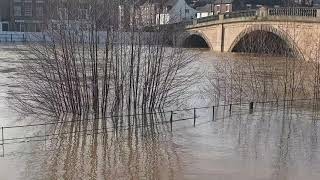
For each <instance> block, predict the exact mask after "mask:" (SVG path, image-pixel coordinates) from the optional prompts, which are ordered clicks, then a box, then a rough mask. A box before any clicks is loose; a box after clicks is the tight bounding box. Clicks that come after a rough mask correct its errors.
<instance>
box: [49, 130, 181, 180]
mask: <svg viewBox="0 0 320 180" xmlns="http://www.w3.org/2000/svg"><path fill="white" fill-rule="evenodd" d="M60 128H61V129H59V131H60V132H63V131H68V130H69V129H68V127H66V126H62V127H60ZM161 128H163V127H161ZM161 128H158V127H146V128H143V129H135V128H133V129H131V130H122V131H121V132H119V133H118V134H116V133H111V132H108V133H101V134H94V135H90V136H88V135H85V136H84V135H83V133H75V134H73V135H71V134H70V135H64V136H59V138H58V140H57V141H55V142H54V141H52V142H51V144H50V148H53V149H55V150H54V151H53V152H52V153H49V155H48V158H47V159H46V162H45V164H46V165H45V166H46V167H44V169H45V171H46V174H45V176H46V177H49V178H52V179H59V178H63V179H141V178H142V179H176V178H177V177H178V176H179V171H180V162H179V158H178V154H177V152H176V151H175V148H174V144H173V143H172V141H171V137H170V134H166V133H164V132H163V130H162V129H161ZM151 132H152V133H151Z"/></svg>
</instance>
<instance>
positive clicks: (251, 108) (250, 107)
mask: <svg viewBox="0 0 320 180" xmlns="http://www.w3.org/2000/svg"><path fill="white" fill-rule="evenodd" d="M249 112H250V113H253V102H250V105H249Z"/></svg>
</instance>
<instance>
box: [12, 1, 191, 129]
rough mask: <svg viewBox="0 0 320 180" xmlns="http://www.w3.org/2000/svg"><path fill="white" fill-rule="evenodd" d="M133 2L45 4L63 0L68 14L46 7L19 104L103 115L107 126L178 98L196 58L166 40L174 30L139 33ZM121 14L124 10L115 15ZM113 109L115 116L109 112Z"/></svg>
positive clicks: (42, 110)
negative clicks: (44, 17)
mask: <svg viewBox="0 0 320 180" xmlns="http://www.w3.org/2000/svg"><path fill="white" fill-rule="evenodd" d="M82 2H84V3H82ZM134 2H135V1H132V2H131V1H125V2H124V1H117V0H87V1H77V0H72V1H69V0H68V1H53V2H52V3H50V6H51V7H49V8H48V10H50V9H59V8H57V7H61V6H62V7H63V8H65V11H64V12H65V13H66V14H63V12H58V13H56V12H48V16H49V17H47V22H48V23H47V24H46V25H45V27H46V31H45V32H44V33H43V36H42V37H40V38H41V39H42V40H44V41H41V42H40V43H29V44H28V51H27V52H26V53H24V55H25V56H26V57H27V58H26V59H28V60H26V61H23V67H22V77H23V81H21V85H22V87H23V88H24V90H25V91H26V93H25V94H24V95H23V96H22V95H19V94H18V95H16V97H15V99H16V103H17V105H18V106H17V107H18V109H19V110H20V111H21V112H24V113H33V114H41V115H47V116H54V117H59V118H61V116H63V115H72V116H76V117H78V118H79V119H80V118H82V119H86V118H94V119H104V120H103V121H101V122H102V123H103V125H104V126H106V123H108V122H109V121H110V123H109V124H112V125H113V126H115V127H118V126H120V125H122V124H126V125H130V126H131V125H133V124H135V125H138V124H139V123H140V122H137V121H136V118H133V119H135V120H132V119H131V118H130V116H124V117H122V118H117V117H121V116H123V115H136V114H146V113H152V112H154V111H157V110H159V109H163V108H166V107H168V106H171V105H173V104H176V103H179V101H181V100H182V99H183V98H184V97H185V96H186V95H187V94H188V87H189V86H190V85H191V83H193V81H192V79H193V77H194V76H193V74H192V72H190V71H187V70H186V68H188V65H190V63H191V62H192V61H193V57H192V56H191V55H190V54H188V53H186V52H184V51H183V50H182V49H178V48H168V47H167V45H166V42H168V38H169V37H170V36H172V35H173V34H174V32H171V31H169V30H166V29H164V28H157V27H154V28H153V29H154V31H153V32H144V30H143V26H145V25H147V24H141V19H139V17H140V16H139V15H138V14H139V13H138V11H139V9H138V6H137V7H136V6H134ZM83 6H87V7H89V8H88V9H87V12H86V14H85V15H81V14H78V15H76V12H78V11H77V10H78V9H81V8H82V7H83ZM120 6H121V7H122V12H119V7H120ZM123 8H125V9H123ZM128 12H129V13H128ZM61 13H62V14H61ZM118 13H124V14H125V15H126V16H128V17H124V18H125V20H124V19H123V20H119V14H118ZM82 16H83V17H82ZM150 16H151V15H150ZM160 29H161V30H160ZM110 116H115V117H114V118H111V119H110V118H108V119H107V117H110ZM125 118H126V119H127V122H126V123H124V122H123V120H124V119H125ZM111 120H112V121H111ZM97 122H100V121H97ZM142 123H147V124H149V123H153V122H148V121H147V120H144V121H142ZM98 124H100V123H98Z"/></svg>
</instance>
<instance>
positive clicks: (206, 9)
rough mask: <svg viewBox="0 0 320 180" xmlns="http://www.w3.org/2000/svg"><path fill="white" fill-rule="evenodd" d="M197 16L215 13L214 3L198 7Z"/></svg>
mask: <svg viewBox="0 0 320 180" xmlns="http://www.w3.org/2000/svg"><path fill="white" fill-rule="evenodd" d="M196 10H197V11H198V12H197V18H203V17H207V16H212V15H214V5H213V4H206V5H205V6H200V7H197V8H196Z"/></svg>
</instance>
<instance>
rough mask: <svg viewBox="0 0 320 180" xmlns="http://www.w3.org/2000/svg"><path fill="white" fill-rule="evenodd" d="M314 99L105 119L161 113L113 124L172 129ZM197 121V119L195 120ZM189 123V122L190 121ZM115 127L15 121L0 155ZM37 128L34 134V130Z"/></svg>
mask: <svg viewBox="0 0 320 180" xmlns="http://www.w3.org/2000/svg"><path fill="white" fill-rule="evenodd" d="M311 100H314V99H296V100H286V101H267V102H249V103H233V104H223V105H216V106H205V107H195V108H186V109H177V110H172V111H158V112H152V113H145V114H133V115H121V116H110V117H106V118H105V119H103V120H106V119H112V118H125V119H129V118H132V119H133V118H137V117H140V118H141V117H142V116H146V117H147V115H154V116H161V120H160V121H155V122H154V123H149V124H141V123H139V124H134V123H130V121H129V123H128V121H127V122H124V123H123V125H121V126H119V127H117V128H118V129H121V130H129V129H130V128H146V127H151V126H153V127H155V126H158V125H166V127H167V128H168V131H171V132H173V129H174V124H175V123H177V122H182V121H189V122H191V123H192V126H193V127H196V125H197V123H200V121H199V120H200V119H199V118H200V117H204V116H205V117H207V121H206V122H209V121H217V120H219V119H222V118H226V115H228V116H233V115H240V114H244V115H245V114H252V113H254V112H260V111H264V110H265V107H266V105H269V106H270V107H274V109H278V108H279V106H281V105H282V104H283V103H284V102H299V103H300V102H302V101H307V102H309V101H311ZM97 120H99V123H98V125H97V126H94V124H93V123H94V122H96V121H97ZM198 121H199V122H198ZM83 122H86V123H88V124H89V125H90V126H87V127H86V128H83V127H81V126H78V127H77V128H66V127H71V126H74V124H76V123H83ZM190 125H191V124H190ZM59 126H60V127H64V129H68V130H67V131H63V132H60V131H56V130H57V129H58V128H57V127H59ZM10 130H15V131H17V130H18V132H26V133H25V134H23V135H22V136H17V135H14V136H9V135H8V134H6V132H8V131H10ZM115 131H117V129H115V128H114V127H112V126H103V125H102V119H82V120H70V121H63V122H47V123H40V124H29V125H19V126H8V127H1V139H0V142H1V143H0V146H1V147H2V148H1V149H2V153H1V155H0V156H2V157H4V155H5V145H10V144H19V143H26V142H36V141H43V142H44V143H45V144H46V142H47V141H50V140H53V139H58V138H59V137H60V136H63V135H72V134H76V133H84V135H94V134H102V133H110V132H115ZM35 132H37V134H34V133H35ZM0 152H1V151H0Z"/></svg>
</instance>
